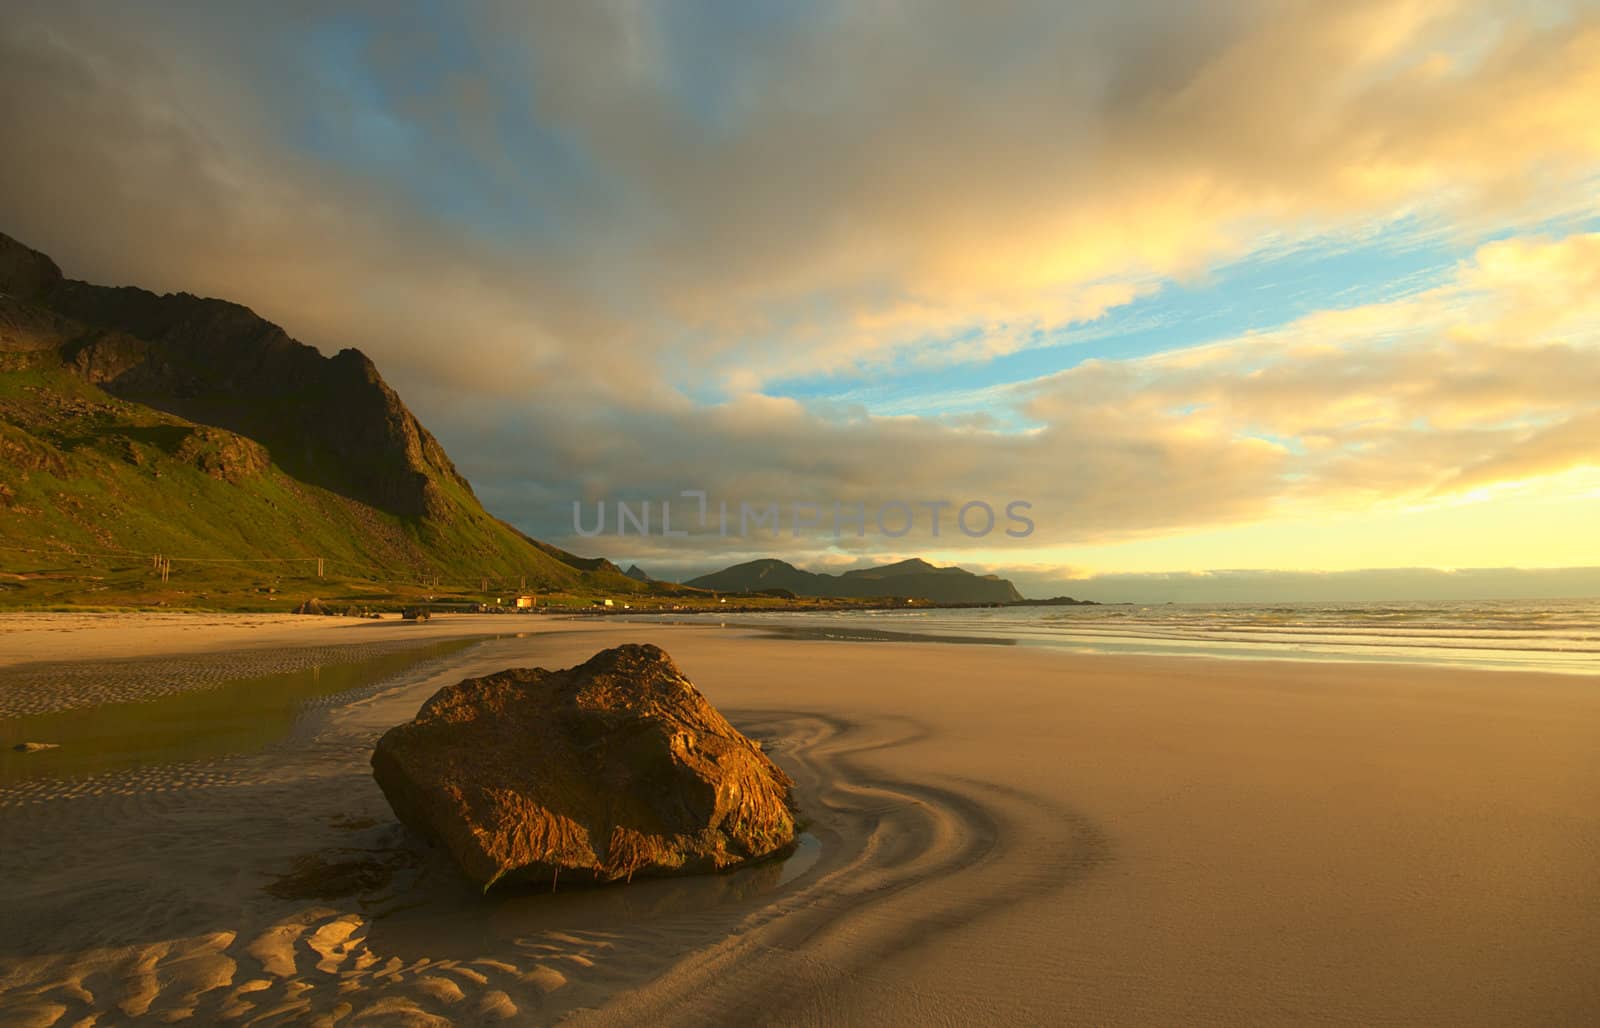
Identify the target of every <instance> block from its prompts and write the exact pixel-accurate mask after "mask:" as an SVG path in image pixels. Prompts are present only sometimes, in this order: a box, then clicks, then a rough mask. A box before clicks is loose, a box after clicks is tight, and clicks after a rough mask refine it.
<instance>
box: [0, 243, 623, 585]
mask: <svg viewBox="0 0 1600 1028" xmlns="http://www.w3.org/2000/svg"><path fill="white" fill-rule="evenodd" d="M0 540H4V545H3V547H0V602H8V601H12V600H14V599H15V598H14V597H12V596H11V595H10V594H11V593H12V592H13V591H16V590H21V591H23V592H29V593H37V592H38V589H37V588H36V587H30V586H29V583H37V582H39V581H41V580H43V579H49V578H52V577H55V578H61V577H65V578H72V579H75V580H76V581H78V582H79V583H80V584H82V583H85V582H90V583H92V582H99V583H101V584H99V585H89V586H85V588H87V589H93V590H100V591H107V590H109V591H111V592H112V593H114V594H115V593H117V590H118V589H122V591H124V592H126V591H127V590H126V589H125V588H123V586H120V585H119V586H117V588H116V589H113V588H112V587H111V586H109V585H105V584H104V583H105V582H106V581H107V580H108V579H117V580H118V581H120V579H118V576H119V575H120V576H123V577H125V576H126V573H127V569H126V568H121V569H119V568H117V567H116V566H115V564H116V561H115V560H114V558H116V557H117V556H118V555H127V556H128V558H129V560H130V561H132V560H133V558H134V557H135V556H136V557H137V561H136V562H134V566H135V567H143V566H145V565H148V566H149V567H151V568H153V567H154V566H155V565H154V557H153V555H155V554H162V555H166V556H169V557H171V558H172V559H173V560H174V562H175V565H176V568H177V570H176V571H175V572H174V576H175V581H185V580H187V581H192V582H198V581H201V580H204V581H207V582H209V583H211V584H212V585H213V586H215V588H214V589H213V590H212V591H213V592H215V591H216V588H222V589H225V588H228V587H229V586H230V583H229V582H228V581H227V578H228V576H226V575H223V574H222V573H221V569H222V568H223V567H224V566H225V562H231V563H232V564H235V565H237V567H236V568H234V569H233V570H234V571H235V572H237V573H236V574H234V575H233V578H234V579H236V580H238V581H236V582H234V583H231V584H239V583H241V582H244V581H245V580H249V581H252V582H253V581H255V580H261V579H271V578H274V577H280V578H281V577H282V576H283V575H284V574H288V573H289V572H290V571H294V572H295V573H299V572H300V571H303V570H304V568H305V567H307V566H311V565H313V564H314V562H315V561H316V560H317V558H321V559H322V560H323V562H324V565H325V566H327V565H331V566H332V570H331V571H329V572H328V573H329V575H330V577H340V578H343V579H350V580H361V581H364V582H368V583H375V584H379V585H381V584H384V583H394V582H410V583H413V584H415V583H416V582H417V581H423V580H425V581H427V582H429V583H430V585H442V584H443V583H442V582H441V580H453V581H458V582H470V583H472V585H471V589H472V591H473V592H477V591H478V590H479V588H480V587H481V586H483V585H485V584H486V580H493V581H495V582H497V583H507V582H510V583H515V584H516V585H518V586H520V585H521V584H522V582H523V581H524V580H525V581H526V583H527V587H528V588H531V589H538V590H542V591H558V590H586V591H597V590H598V591H616V592H638V591H641V588H642V586H641V583H639V582H636V581H634V580H633V579H630V578H627V577H626V576H624V575H623V574H622V573H621V571H620V570H619V569H618V568H617V567H616V565H614V564H612V563H611V562H609V561H606V560H604V559H601V558H592V559H591V558H582V557H577V556H574V555H573V554H570V553H567V552H566V551H564V550H560V549H558V548H556V547H554V546H550V545H548V544H545V543H541V542H538V541H537V540H533V539H530V538H528V537H527V536H525V535H523V534H522V533H521V532H519V531H517V530H516V529H515V528H513V527H511V526H510V525H507V524H506V523H504V522H502V521H500V520H498V519H496V518H495V517H493V516H492V515H490V514H489V513H488V512H487V511H485V510H484V509H483V507H482V505H481V504H480V503H479V502H478V499H477V497H476V496H475V495H474V494H473V491H472V487H471V485H469V484H468V482H467V480H466V479H465V478H464V477H463V476H462V475H461V473H460V472H459V471H458V470H457V469H456V467H455V465H454V463H453V462H452V461H451V460H450V458H449V456H448V455H447V454H446V453H445V451H444V448H443V447H441V446H440V445H439V443H438V441H437V440H436V439H435V438H434V437H433V435H432V434H431V433H429V432H428V430H427V429H426V428H424V427H423V426H422V424H421V423H420V422H419V421H418V420H417V418H416V417H415V416H414V415H413V414H412V413H411V411H410V410H408V409H407V408H406V406H405V404H404V403H403V402H402V401H401V400H400V397H399V396H398V395H396V393H395V392H394V390H393V389H391V388H390V387H389V386H388V384H387V383H385V382H384V380H383V377H382V376H381V375H380V374H379V373H378V369H377V368H376V366H374V364H373V363H372V361H371V360H369V359H368V358H367V357H366V356H365V355H364V354H363V353H361V351H359V350H356V349H344V350H340V351H339V352H338V353H336V354H335V355H333V356H331V357H325V356H323V355H322V354H321V353H320V352H319V351H318V350H316V349H315V348H313V347H311V346H307V345H305V344H304V343H301V342H298V341H297V340H295V339H293V338H291V337H290V336H289V335H288V334H287V333H285V332H284V331H283V330H282V329H281V328H279V327H278V326H277V325H274V324H272V323H271V322H268V321H266V320H264V319H262V318H260V317H258V316H257V315H256V314H255V313H253V312H252V311H250V310H249V309H248V308H246V307H242V306H240V305H238V304H234V303H229V302H227V301H224V300H215V299H204V298H201V297H197V296H192V295H190V294H188V293H169V294H166V295H157V294H155V293H151V292H147V291H145V290H143V289H136V288H132V287H116V288H113V287H107V286H98V285H91V284H89V283H87V282H79V281H75V280H73V279H69V278H67V277H65V276H64V275H63V274H62V272H61V270H60V268H58V267H57V266H56V264H55V263H54V262H53V261H51V260H50V259H49V258H48V257H46V256H45V255H43V254H41V253H38V252H37V251H34V250H31V249H29V248H28V247H26V246H24V245H22V244H21V243H19V242H17V241H16V240H14V239H12V238H10V237H9V236H6V235H3V234H0ZM68 555H75V556H71V557H70V559H69V558H68ZM95 556H98V557H100V558H105V559H104V560H102V561H101V562H100V563H98V564H97V563H96V562H95V561H94V560H91V559H90V558H91V557H95ZM63 561H65V562H66V563H67V564H68V565H70V567H67V568H63V567H62V564H63ZM102 565H103V566H102ZM186 567H187V571H186V570H185V569H186ZM202 571H207V572H208V573H207V574H201V573H200V572H202ZM186 574H187V579H186V578H185V575H186ZM144 584H145V585H148V584H149V583H148V582H145V583H144ZM63 595H65V594H64V593H63Z"/></svg>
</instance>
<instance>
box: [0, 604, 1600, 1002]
mask: <svg viewBox="0 0 1600 1028" xmlns="http://www.w3.org/2000/svg"><path fill="white" fill-rule="evenodd" d="M298 620H299V621H300V623H301V624H302V625H304V624H305V622H306V620H308V619H298ZM310 620H312V624H310V625H309V626H307V627H305V628H303V629H297V628H295V627H294V626H293V625H290V626H288V627H278V626H276V625H274V624H268V625H266V626H265V627H262V628H243V629H234V628H224V629H223V630H222V632H221V635H220V636H219V638H221V639H223V642H222V643H220V644H217V645H215V646H213V647H211V648H209V649H208V648H206V647H194V648H189V649H187V650H185V651H184V652H188V653H191V654H193V653H196V652H212V654H213V656H214V657H215V658H216V659H218V660H229V659H234V658H233V657H226V656H223V655H222V652H221V651H227V652H228V653H232V654H235V655H237V654H238V653H241V652H246V651H247V649H256V648H259V647H257V646H256V645H255V644H254V643H252V644H251V645H250V646H249V647H242V646H234V645H232V644H231V643H230V642H229V640H231V639H234V638H237V637H239V635H242V634H244V633H266V635H264V636H260V637H262V638H270V640H271V642H270V643H269V645H272V646H278V647H296V646H298V647H311V646H321V645H334V644H342V642H343V640H344V639H345V638H347V637H348V638H356V637H357V635H356V633H357V632H358V631H360V628H361V626H359V625H354V624H352V625H347V626H340V625H338V624H337V622H338V620H339V619H327V621H328V622H334V624H324V623H323V622H319V621H315V620H314V619H310ZM489 620H493V621H500V620H502V619H471V618H461V619H447V618H441V619H438V620H437V621H436V622H434V623H433V624H432V625H430V626H427V627H424V628H422V629H421V630H422V631H423V632H426V633H428V635H429V636H430V637H434V638H444V637H447V633H448V632H449V631H450V630H451V625H450V624H448V622H451V621H458V622H461V623H463V624H461V625H458V626H457V627H458V628H472V630H477V628H476V626H475V625H468V624H465V623H469V622H476V623H477V624H478V625H481V624H482V623H483V622H484V621H489ZM516 620H518V621H519V627H521V625H520V622H521V620H522V619H516ZM528 621H530V622H533V623H531V624H529V625H528V626H527V627H528V628H530V629H531V630H532V634H530V635H529V636H528V637H526V638H523V639H497V640H489V641H485V642H483V643H481V644H479V645H478V646H476V647H473V648H470V649H468V650H466V651H463V653H462V654H460V655H459V656H458V657H456V658H452V663H451V664H450V665H449V666H448V667H444V668H440V667H432V668H421V669H418V670H417V671H415V672H414V673H411V674H410V675H409V676H406V677H402V678H401V679H398V680H394V681H391V682H388V683H386V685H385V687H384V688H382V689H380V690H377V691H375V692H364V693H363V694H362V695H360V696H358V697H356V698H354V699H352V700H350V701H349V702H342V703H330V704H325V705H322V706H319V707H317V708H316V709H314V710H313V711H311V712H310V713H309V714H308V716H307V717H305V718H303V719H302V720H301V722H300V723H299V724H297V726H296V728H295V730H294V731H293V732H292V733H290V735H289V736H288V737H286V738H284V739H283V740H281V741H280V742H278V743H276V744H274V745H272V746H270V747H268V748H267V749H266V750H263V751H261V752H258V753H254V754H249V755H243V756H236V757H222V758H218V759H212V760H207V761H200V762H190V763H186V764H179V765H167V766H163V767H158V768H146V769H141V770H138V771H127V772H117V773H114V774H108V775H101V776H96V777H93V778H88V779H82V780H76V781H70V782H56V783H54V784H53V785H49V786H44V787H39V786H37V783H35V786H34V792H33V793H32V794H30V796H29V801H28V802H8V800H7V793H6V792H5V791H3V790H0V838H4V839H5V845H4V847H3V848H0V910H3V911H4V912H5V916H4V917H3V918H0V1022H3V1023H6V1024H12V1023H24V1024H26V1023H41V1024H49V1023H56V1024H76V1023H81V1022H83V1021H84V1019H85V1018H89V1017H92V1016H96V1015H98V1018H99V1023H101V1024H108V1023H122V1022H125V1021H127V1020H128V1019H130V1018H147V1019H149V1020H152V1021H156V1020H174V1019H178V1018H181V1017H183V1016H185V1015H190V1016H193V1017H194V1018H195V1019H196V1020H197V1021H199V1022H200V1023H213V1022H223V1021H226V1022H230V1023H240V1024H248V1023H261V1024H271V1023H317V1022H318V1021H319V1020H321V1021H322V1022H324V1023H326V1022H329V1021H331V1020H333V1019H338V1021H339V1023H381V1024H405V1023H416V1024H438V1023H482V1022H486V1021H490V1020H494V1019H496V1018H509V1019H513V1020H515V1021H516V1022H517V1023H548V1022H553V1021H556V1020H563V1019H566V1020H570V1021H572V1023H577V1024H606V1025H608V1024H638V1023H668V1024H671V1023H681V1024H704V1023H708V1022H710V1023H792V1024H838V1023H879V1024H938V1023H1032V1024H1036V1023H1081V1024H1148V1023H1189V1024H1224V1023H1227V1024H1236V1023H1241V1022H1252V1023H1282V1024H1307V1023H1362V1024H1506V1023H1546V1024H1550V1023H1561V1024H1565V1023H1593V1022H1594V1021H1596V1020H1597V1019H1600V976H1596V974H1595V973H1594V971H1595V964H1594V956H1593V954H1594V953H1595V952H1597V951H1600V746H1597V745H1596V742H1597V740H1600V682H1597V681H1595V680H1594V679H1584V678H1573V677H1567V676H1554V675H1549V676H1542V675H1532V674H1522V675H1517V674H1502V673H1495V672H1460V671H1445V670H1437V669H1428V668H1411V667H1404V668H1401V667H1386V666H1373V665H1362V666H1359V667H1357V666H1352V665H1335V664H1329V665H1312V664H1287V663H1283V664H1275V663H1268V662H1249V663H1234V662H1227V661H1218V660H1184V659H1161V658H1137V657H1093V656H1081V655H1067V654H1061V653H1053V652H1047V651H1039V650H1029V649H1026V648H996V647H980V646H973V647H963V646H952V645H941V644H931V643H909V642H895V643H888V642H829V643H818V642H814V641H798V640H789V641H786V640H774V639H763V638H757V637H755V636H754V634H753V633H749V632H745V631H735V630H719V629H717V628H714V627H710V626H706V627H699V626H690V627H683V626H667V625H625V624H620V623H616V622H594V623H578V622H562V621H543V620H542V619H539V620H538V621H535V619H528ZM178 624H179V625H181V624H182V622H181V621H180V622H178ZM416 627H417V626H398V625H397V626H395V628H396V629H400V630H404V629H406V628H416ZM493 627H499V626H493ZM123 628H124V626H118V627H117V630H118V631H119V632H120V631H123ZM334 630H343V634H337V632H335V634H331V635H330V634H328V633H330V631H334ZM483 630H485V631H487V630H488V628H485V629H483ZM96 631H97V629H95V628H93V627H92V626H81V625H80V626H79V627H77V628H75V629H73V630H72V631H71V632H68V633H66V634H67V635H69V636H70V635H72V634H78V635H85V634H87V635H90V636H92V635H93V634H94V633H95V632H96ZM167 631H168V630H167V629H165V628H157V629H154V630H150V631H148V632H146V633H145V634H144V636H143V638H144V639H145V642H144V643H143V644H142V645H144V646H146V647H147V648H146V649H145V651H144V652H143V653H140V652H138V650H139V645H141V644H139V643H138V642H137V639H135V640H133V641H130V640H129V639H126V638H123V639H120V640H102V641H99V642H95V641H93V640H91V639H87V638H85V639H84V640H83V641H82V645H81V646H80V647H78V650H79V652H91V651H92V652H100V653H104V654H106V655H107V656H109V657H113V658H115V659H124V660H131V659H135V658H144V657H151V656H155V655H156V654H158V653H159V652H160V650H159V649H150V648H148V647H160V646H162V645H164V642H163V638H164V636H163V633H166V632H167ZM173 631H175V632H177V634H179V635H181V634H182V631H181V629H173ZM379 631H380V632H388V631H391V629H379ZM230 633H238V634H237V635H235V634H230ZM135 634H136V636H137V633H135ZM4 635H5V631H4V627H3V626H0V657H4V656H6V655H7V654H8V650H7V646H8V644H7V643H6V642H5V641H4ZM329 639H333V640H337V643H330V642H329V641H328V640H329ZM377 641H382V640H381V638H378V639H377ZM620 641H648V642H655V643H657V644H658V645H661V646H662V647H663V648H665V649H666V650H667V651H668V652H669V653H671V654H672V655H673V657H674V658H675V659H676V660H677V661H678V663H679V664H680V666H682V667H683V668H684V670H685V671H686V672H687V673H688V674H689V675H690V677H691V678H693V679H694V680H695V682H696V683H697V684H698V685H699V686H700V688H701V689H702V691H703V692H705V693H706V695H707V696H708V697H709V698H710V699H711V701H712V702H713V703H715V704H717V705H718V707H719V708H721V709H722V710H723V711H724V712H725V713H727V714H728V715H729V716H730V718H731V719H732V720H733V721H734V723H735V724H737V725H738V726H739V727H741V728H742V729H744V730H745V731H746V732H749V733H750V734H752V735H755V736H757V737H759V738H761V739H763V740H764V742H765V744H766V745H767V747H768V749H769V751H770V752H771V753H772V754H773V756H774V759H776V760H778V761H779V763H780V764H782V765H783V766H784V767H785V768H786V769H787V770H788V771H789V772H790V773H791V774H792V775H793V776H794V777H795V779H796V781H797V782H798V784H799V799H800V802H801V804H802V806H803V813H804V815H805V817H806V818H807V820H808V827H807V830H808V833H809V836H808V839H807V841H806V845H805V846H804V847H803V848H802V849H801V851H800V852H799V853H798V854H797V855H796V856H795V857H793V858H791V860H790V861H789V862H788V863H786V864H771V865H766V866H763V867H758V868H753V869H749V870H746V871H742V872H739V873H737V874H733V875H727V876H720V877H713V878H704V879H695V880H676V881H655V882H636V883H635V884H634V885H632V886H629V887H626V888H620V889H607V890H594V891H572V892H567V891H565V890H564V891H562V892H561V893H558V894H556V895H553V896H552V895H550V894H548V893H544V892H527V893H520V894H507V895H500V896H491V897H489V898H487V899H485V898H483V897H480V896H477V895H475V894H474V893H473V891H472V890H471V889H470V887H467V886H466V885H464V883H462V882H461V881H460V879H458V878H457V877H455V876H454V875H453V873H452V872H451V869H450V868H449V867H448V866H445V865H443V864H441V863H440V862H439V860H438V858H437V856H436V855H435V854H433V853H431V852H429V851H428V850H427V849H426V848H425V847H422V846H420V845H418V844H417V843H416V842H415V841H414V840H412V839H411V838H409V837H408V836H407V835H406V833H405V832H404V831H403V830H401V829H400V828H399V827H398V826H397V825H395V824H394V822H393V818H392V816H391V815H390V814H389V811H388V809H387V807H386V806H385V804H384V801H383V798H382V796H381V794H380V793H379V792H378V790H377V788H376V786H375V785H374V784H373V783H372V781H371V778H370V774H369V772H368V769H367V756H368V754H369V752H370V747H371V744H372V742H373V740H374V739H375V738H376V736H377V735H378V734H380V733H381V732H382V731H383V730H384V729H385V728H387V727H388V726H389V725H391V724H394V723H396V722H398V721H400V720H404V719H405V718H407V717H409V716H410V715H411V714H412V713H413V712H414V711H415V710H416V707H417V706H418V705H419V704H420V703H421V701H422V700H423V699H425V698H426V697H427V696H428V695H430V694H431V693H432V692H433V691H434V690H435V689H437V688H438V687H440V686H441V685H443V684H446V683H448V682H452V681H455V680H457V679H459V678H460V677H462V676H464V675H466V674H475V673H482V672H486V671H489V670H497V669H499V668H502V667H506V666H514V665H544V666H547V667H563V666H568V665H570V664H572V663H575V662H577V661H579V660H582V659H584V658H586V657H588V656H589V655H590V654H592V653H593V652H594V651H595V650H597V649H599V648H601V647H602V646H605V645H610V644H614V643H616V642H620ZM71 648H72V647H70V646H66V647H63V650H69V649H71ZM34 652H35V653H37V651H34ZM48 657H49V655H41V656H40V657H39V658H38V659H47V658H48ZM14 659H15V658H13V661H14ZM55 659H60V658H59V656H57V657H55ZM4 675H5V668H4V667H3V666H0V679H3V678H4ZM35 688H41V687H40V686H35ZM42 688H48V685H45V686H43V687H42ZM40 788H43V790H44V791H43V793H40V792H39V791H38V790H39V789H40ZM15 799H18V797H13V800H15ZM91 1023H92V1022H91Z"/></svg>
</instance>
